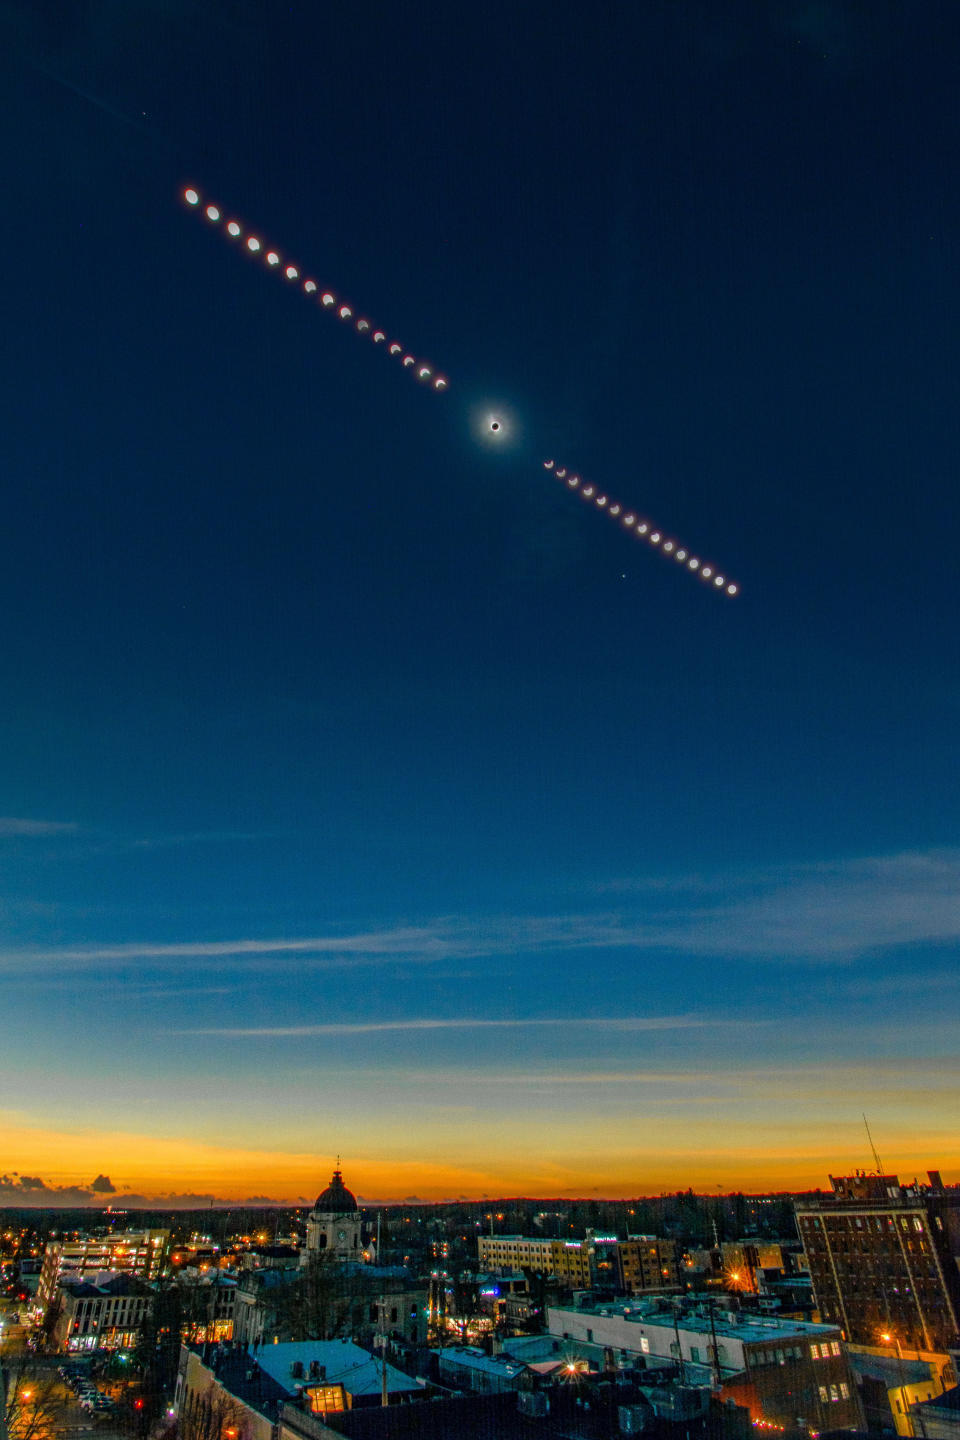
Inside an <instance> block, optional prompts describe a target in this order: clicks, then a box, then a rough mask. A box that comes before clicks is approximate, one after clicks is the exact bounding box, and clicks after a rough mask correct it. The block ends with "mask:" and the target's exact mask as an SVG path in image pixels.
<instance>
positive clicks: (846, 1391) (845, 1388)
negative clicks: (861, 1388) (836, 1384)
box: [840, 1380, 850, 1400]
mask: <svg viewBox="0 0 960 1440" xmlns="http://www.w3.org/2000/svg"><path fill="white" fill-rule="evenodd" d="M840 1395H841V1397H842V1398H843V1399H844V1400H849V1399H850V1386H849V1385H848V1384H847V1382H846V1380H841V1381H840Z"/></svg>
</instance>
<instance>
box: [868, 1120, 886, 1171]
mask: <svg viewBox="0 0 960 1440" xmlns="http://www.w3.org/2000/svg"><path fill="white" fill-rule="evenodd" d="M863 1128H864V1129H865V1130H866V1132H867V1139H868V1140H869V1141H870V1149H871V1150H872V1151H873V1158H874V1160H875V1161H876V1162H877V1174H878V1175H882V1174H883V1166H882V1165H881V1164H880V1156H879V1155H878V1154H877V1147H876V1145H874V1143H873V1136H872V1135H871V1134H870V1126H869V1125H868V1124H867V1117H866V1115H864V1117H863Z"/></svg>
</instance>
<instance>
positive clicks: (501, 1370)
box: [434, 1345, 527, 1380]
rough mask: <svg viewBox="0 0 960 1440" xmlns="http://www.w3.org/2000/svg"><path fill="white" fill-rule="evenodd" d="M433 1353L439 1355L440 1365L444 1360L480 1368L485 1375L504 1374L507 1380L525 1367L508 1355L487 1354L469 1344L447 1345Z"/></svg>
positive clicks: (469, 1367) (470, 1368) (515, 1376)
mask: <svg viewBox="0 0 960 1440" xmlns="http://www.w3.org/2000/svg"><path fill="white" fill-rule="evenodd" d="M434 1354H435V1355H439V1356H440V1363H441V1365H442V1364H443V1363H444V1361H446V1362H447V1363H448V1364H456V1365H463V1366H465V1367H466V1369H468V1370H482V1371H483V1373H484V1374H486V1375H500V1376H506V1378H507V1379H508V1380H515V1379H516V1378H517V1376H518V1375H522V1374H523V1372H524V1370H526V1368H527V1367H526V1365H525V1364H524V1363H523V1361H522V1360H511V1359H510V1357H509V1356H508V1355H488V1354H487V1353H486V1351H485V1350H476V1349H474V1348H473V1347H472V1346H469V1345H448V1346H445V1347H444V1349H442V1350H435V1351H434Z"/></svg>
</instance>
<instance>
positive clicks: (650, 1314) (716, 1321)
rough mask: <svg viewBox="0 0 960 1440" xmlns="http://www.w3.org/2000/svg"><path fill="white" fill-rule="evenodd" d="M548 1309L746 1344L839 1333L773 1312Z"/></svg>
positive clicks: (641, 1307) (634, 1307)
mask: <svg viewBox="0 0 960 1440" xmlns="http://www.w3.org/2000/svg"><path fill="white" fill-rule="evenodd" d="M549 1309H550V1310H556V1311H559V1312H560V1313H562V1314H564V1315H590V1316H594V1317H596V1318H602V1317H604V1316H610V1317H615V1318H617V1319H623V1320H627V1321H629V1322H631V1323H632V1324H636V1325H660V1326H663V1328H664V1329H667V1330H673V1329H675V1328H676V1326H677V1325H679V1328H680V1330H681V1331H687V1332H695V1333H696V1334H702V1333H703V1332H704V1331H707V1330H711V1329H713V1330H715V1331H716V1332H717V1334H718V1335H726V1336H728V1337H732V1338H734V1339H737V1340H744V1341H746V1343H747V1344H762V1343H763V1342H764V1341H767V1342H769V1341H773V1340H777V1339H782V1340H786V1339H789V1338H790V1337H791V1336H793V1335H804V1336H809V1337H810V1338H811V1339H816V1338H817V1337H818V1336H826V1335H838V1334H839V1333H840V1328H839V1326H837V1325H818V1324H814V1322H813V1321H812V1320H788V1319H785V1318H781V1317H779V1316H775V1315H749V1314H747V1313H745V1312H744V1311H741V1312H740V1313H739V1314H738V1315H736V1316H735V1317H732V1316H730V1314H729V1312H724V1311H721V1310H714V1312H713V1319H712V1320H711V1317H710V1312H709V1310H707V1309H703V1310H690V1309H681V1310H679V1311H678V1312H677V1316H676V1321H675V1320H674V1312H673V1310H672V1309H671V1310H663V1309H660V1308H659V1307H655V1306H653V1305H643V1304H642V1303H640V1304H638V1303H636V1302H634V1303H633V1304H619V1303H618V1304H615V1305H612V1304H609V1303H608V1304H606V1305H585V1306H582V1307H577V1306H573V1305H551V1306H549Z"/></svg>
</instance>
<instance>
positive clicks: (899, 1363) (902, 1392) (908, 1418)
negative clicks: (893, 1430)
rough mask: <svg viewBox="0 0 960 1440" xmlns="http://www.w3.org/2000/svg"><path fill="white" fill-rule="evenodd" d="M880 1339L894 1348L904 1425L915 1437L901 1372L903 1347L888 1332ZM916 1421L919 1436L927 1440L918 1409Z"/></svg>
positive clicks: (898, 1340) (898, 1337)
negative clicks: (918, 1422)
mask: <svg viewBox="0 0 960 1440" xmlns="http://www.w3.org/2000/svg"><path fill="white" fill-rule="evenodd" d="M880 1339H881V1340H883V1341H885V1342H886V1344H887V1345H889V1344H890V1343H891V1341H892V1342H893V1344H894V1345H895V1346H896V1350H897V1374H898V1376H899V1378H900V1404H901V1406H902V1408H903V1418H904V1423H905V1424H907V1425H908V1426H909V1427H910V1428H909V1430H908V1431H907V1433H908V1434H909V1435H916V1433H917V1432H916V1430H915V1428H914V1424H913V1416H912V1415H911V1413H910V1410H909V1407H908V1405H907V1392H906V1377H905V1375H904V1371H903V1347H902V1345H901V1344H900V1336H899V1335H891V1334H890V1332H889V1331H887V1330H884V1331H883V1333H882V1334H881V1336H880ZM918 1404H919V1402H918ZM917 1419H918V1420H919V1421H920V1434H921V1435H922V1436H923V1440H927V1430H926V1426H925V1424H924V1420H923V1414H922V1412H921V1411H920V1410H919V1409H918V1410H917Z"/></svg>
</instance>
